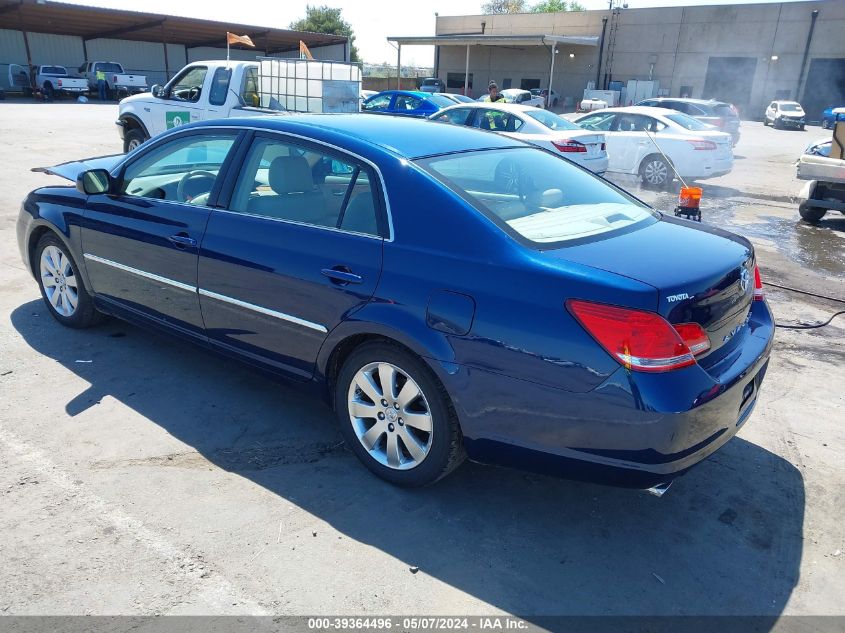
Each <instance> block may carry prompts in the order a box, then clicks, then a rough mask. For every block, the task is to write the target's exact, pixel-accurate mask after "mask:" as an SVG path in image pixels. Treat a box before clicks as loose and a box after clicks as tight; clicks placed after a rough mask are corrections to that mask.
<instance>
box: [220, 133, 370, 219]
mask: <svg viewBox="0 0 845 633" xmlns="http://www.w3.org/2000/svg"><path fill="white" fill-rule="evenodd" d="M373 182H375V180H374V179H373V176H372V175H371V172H370V170H369V169H368V168H367V167H366V166H364V165H361V164H359V163H358V162H357V161H355V160H353V159H347V158H344V157H340V156H333V155H329V154H325V153H322V152H317V151H313V150H311V149H308V148H304V147H301V146H298V145H294V144H292V143H287V142H285V141H282V140H277V139H273V138H263V137H260V138H257V139H256V140H255V141H254V142H253V145H252V147H251V148H250V150H249V153H248V154H247V157H246V159H245V160H244V164H243V167H242V168H241V170H240V176H239V178H238V182H237V184H236V185H235V190H234V193H233V194H232V200H231V202H230V204H229V210H230V211H235V212H238V213H249V214H250V215H258V216H262V217H267V218H274V219H278V220H287V221H291V222H300V223H303V224H310V225H313V226H322V227H328V228H334V229H341V230H344V231H351V232H355V233H364V234H367V235H378V234H379V227H378V212H377V209H378V206H377V201H376V197H375V195H374V187H373V186H372V183H373Z"/></svg>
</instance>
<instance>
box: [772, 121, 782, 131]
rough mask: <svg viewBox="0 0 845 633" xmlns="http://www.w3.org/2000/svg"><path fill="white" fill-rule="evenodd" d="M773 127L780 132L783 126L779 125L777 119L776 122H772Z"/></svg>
mask: <svg viewBox="0 0 845 633" xmlns="http://www.w3.org/2000/svg"><path fill="white" fill-rule="evenodd" d="M772 127H773V128H774V129H776V130H779V129H780V127H781V126H780V125H779V124H778V120H777V119H775V120H774V121H772Z"/></svg>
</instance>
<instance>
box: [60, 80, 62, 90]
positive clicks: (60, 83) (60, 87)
mask: <svg viewBox="0 0 845 633" xmlns="http://www.w3.org/2000/svg"><path fill="white" fill-rule="evenodd" d="M61 87H62V80H61V79H59V88H61Z"/></svg>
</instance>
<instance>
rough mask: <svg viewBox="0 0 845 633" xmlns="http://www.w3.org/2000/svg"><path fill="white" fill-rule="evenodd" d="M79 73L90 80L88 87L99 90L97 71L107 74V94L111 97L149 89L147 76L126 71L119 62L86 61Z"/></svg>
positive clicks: (94, 90)
mask: <svg viewBox="0 0 845 633" xmlns="http://www.w3.org/2000/svg"><path fill="white" fill-rule="evenodd" d="M78 71H79V74H80V75H82V76H83V77H85V79H87V80H88V88H89V89H90V90H91V92H92V93H94V92H97V72H98V71H102V72H103V73H105V75H106V94H107V96H108V98H109V99H114V98H117V99H120V98H121V97H125V96H129V95H134V94H138V93H140V92H146V91H147V78H146V77H145V76H144V75H133V74H130V73H126V72H125V71H124V70H123V66H121V65H120V64H118V63H117V62H85V63H84V64H82V66H80V67H79V69H78Z"/></svg>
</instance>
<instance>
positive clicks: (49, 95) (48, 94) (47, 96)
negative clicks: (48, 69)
mask: <svg viewBox="0 0 845 633" xmlns="http://www.w3.org/2000/svg"><path fill="white" fill-rule="evenodd" d="M55 98H56V91H55V90H53V84H51V83H46V84H44V101H53V99H55Z"/></svg>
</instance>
